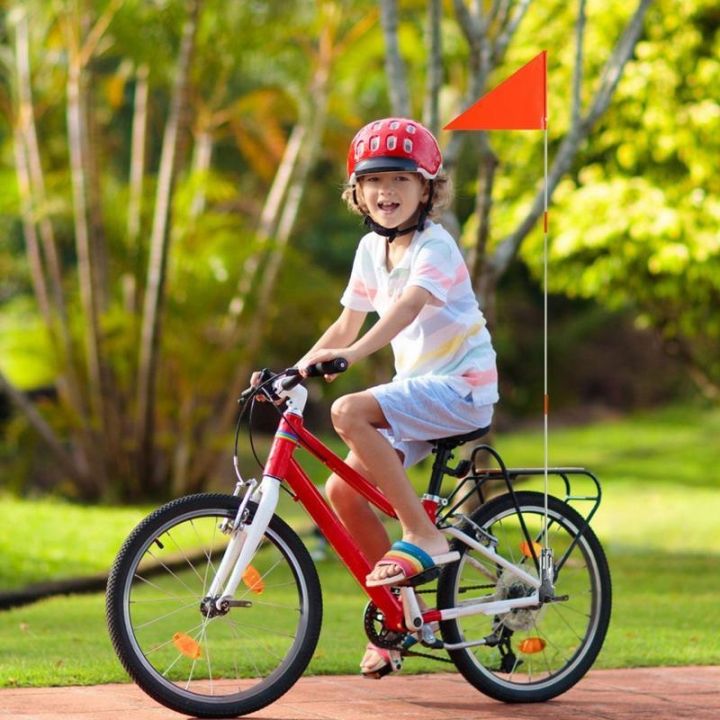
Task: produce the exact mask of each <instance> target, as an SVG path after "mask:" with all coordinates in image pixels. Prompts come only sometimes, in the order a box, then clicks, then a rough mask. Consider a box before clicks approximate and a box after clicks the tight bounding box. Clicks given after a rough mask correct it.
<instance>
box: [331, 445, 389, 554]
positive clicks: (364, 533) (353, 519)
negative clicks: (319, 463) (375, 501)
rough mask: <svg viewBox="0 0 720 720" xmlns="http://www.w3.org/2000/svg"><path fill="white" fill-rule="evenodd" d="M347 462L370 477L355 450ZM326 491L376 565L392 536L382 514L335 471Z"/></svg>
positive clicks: (340, 515) (349, 529)
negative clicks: (376, 512) (379, 515)
mask: <svg viewBox="0 0 720 720" xmlns="http://www.w3.org/2000/svg"><path fill="white" fill-rule="evenodd" d="M345 462H346V463H347V464H348V465H350V467H351V468H353V469H354V470H357V472H359V473H360V474H361V475H363V476H365V477H367V478H369V476H370V473H369V471H368V469H367V468H366V467H365V465H363V464H362V462H360V460H359V459H358V458H357V457H355V455H354V454H353V453H352V452H350V454H349V455H348V456H347V458H346V460H345ZM325 493H326V495H327V498H328V500H329V502H330V504H331V505H332V507H333V509H334V510H335V512H336V513H337V514H338V517H339V518H340V520H342V523H343V525H345V527H346V528H347V529H348V532H349V533H350V534H351V535H352V536H353V538H354V539H355V541H356V542H357V544H358V545H359V546H360V549H361V550H362V552H363V554H364V555H365V557H366V558H367V560H368V562H369V563H370V564H372V565H374V564H375V563H376V562H377V561H378V560H379V559H380V558H381V557H382V556H383V555H384V554H385V553H386V552H387V551H388V550H389V549H390V538H389V537H388V534H387V531H386V530H385V526H384V525H383V524H382V522H381V520H380V518H379V517H378V516H377V515H376V514H375V511H374V510H373V509H372V508H371V507H370V504H369V503H368V501H367V500H366V499H365V498H364V497H362V495H360V494H359V493H358V492H356V491H355V490H354V489H353V488H352V487H351V486H350V485H348V484H347V483H346V482H345V480H343V479H342V478H341V477H339V476H338V475H335V474H334V473H333V474H332V475H331V476H330V478H329V479H328V481H327V484H326V485H325Z"/></svg>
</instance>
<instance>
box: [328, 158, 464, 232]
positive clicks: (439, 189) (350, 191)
mask: <svg viewBox="0 0 720 720" xmlns="http://www.w3.org/2000/svg"><path fill="white" fill-rule="evenodd" d="M421 179H422V180H424V182H432V184H433V196H432V208H431V210H430V213H429V214H428V217H429V218H430V219H431V220H437V219H438V218H440V217H442V214H443V213H444V212H445V210H447V209H448V208H449V207H450V205H451V203H452V199H453V188H452V180H450V177H449V176H448V175H446V174H445V172H444V171H443V170H441V171H440V172H439V173H438V174H437V177H436V178H435V179H434V180H425V179H424V178H422V176H421ZM356 187H357V185H354V184H353V185H351V184H347V185H345V187H344V188H343V192H342V195H341V197H342V199H343V200H344V201H345V204H346V205H347V206H348V208H349V209H350V211H351V212H354V213H355V214H356V215H367V208H363V207H361V205H360V204H359V202H358V201H357V197H356V194H355V188H356Z"/></svg>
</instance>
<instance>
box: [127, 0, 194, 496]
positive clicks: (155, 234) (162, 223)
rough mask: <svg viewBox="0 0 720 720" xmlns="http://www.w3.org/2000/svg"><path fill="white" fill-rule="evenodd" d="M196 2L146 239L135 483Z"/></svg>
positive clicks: (151, 403) (152, 377)
mask: <svg viewBox="0 0 720 720" xmlns="http://www.w3.org/2000/svg"><path fill="white" fill-rule="evenodd" d="M199 12H200V0H188V16H187V19H186V21H185V25H184V27H183V34H182V39H181V44H180V51H179V54H178V65H177V71H176V77H175V83H174V86H173V93H172V97H171V101H170V110H169V113H168V119H167V123H166V125H165V134H164V136H163V144H162V151H161V156H160V168H159V173H158V186H157V194H156V198H155V212H154V216H153V227H152V233H151V238H150V257H149V260H148V271H147V282H146V288H145V301H144V304H143V319H142V329H141V334H140V353H139V360H138V393H137V435H136V442H137V453H138V463H137V465H138V481H139V482H140V483H141V485H144V486H150V487H152V486H153V485H156V484H157V483H158V478H156V477H154V451H155V395H156V382H157V370H158V356H159V349H160V335H161V317H162V311H163V301H164V295H165V279H166V278H165V275H166V267H167V258H168V253H169V250H170V237H171V234H170V228H171V224H172V199H173V192H174V187H175V181H176V177H177V173H178V155H179V151H180V136H181V132H182V129H183V128H182V127H181V122H182V120H183V117H184V105H185V103H186V96H187V84H188V79H189V73H190V66H191V63H192V56H193V50H194V43H195V33H196V30H197V24H198V16H199Z"/></svg>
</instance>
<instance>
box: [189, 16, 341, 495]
mask: <svg viewBox="0 0 720 720" xmlns="http://www.w3.org/2000/svg"><path fill="white" fill-rule="evenodd" d="M320 48H321V50H320V54H319V60H318V67H317V69H316V71H315V73H314V75H313V78H312V81H311V83H310V88H309V93H308V94H309V97H310V98H312V101H311V102H310V103H309V104H308V107H307V108H306V109H305V113H304V115H305V118H304V119H303V120H302V121H301V122H299V123H298V124H297V125H296V126H295V127H294V128H293V131H292V133H291V135H290V138H289V140H288V143H287V145H286V148H285V153H284V156H283V161H282V162H281V164H280V167H279V168H278V172H277V173H276V177H275V181H274V182H273V188H272V190H271V193H270V196H269V197H268V202H267V203H266V206H265V210H264V212H263V216H262V218H261V226H260V232H262V233H264V232H268V233H269V232H270V231H271V230H272V228H273V226H275V232H274V240H275V242H274V244H273V247H272V250H271V252H270V255H269V257H268V258H267V259H266V262H265V264H264V266H263V273H262V277H261V278H260V280H259V282H258V290H257V293H258V301H257V303H256V306H255V310H254V312H253V315H252V317H251V318H250V321H249V325H248V327H247V328H245V332H244V336H245V337H246V338H247V341H246V342H245V344H244V347H243V360H242V362H240V363H239V365H238V367H237V369H236V371H235V374H234V377H233V379H232V382H231V384H230V388H229V391H228V393H227V394H226V396H225V398H224V403H223V405H222V408H221V409H220V411H219V413H218V414H216V415H214V418H215V419H214V421H213V422H212V424H211V425H210V428H209V430H206V432H205V434H206V435H207V434H208V433H211V434H217V433H218V432H222V431H223V430H225V429H227V428H228V427H229V426H230V423H231V422H232V420H233V417H234V416H235V414H236V413H237V397H238V396H239V394H240V392H241V391H242V390H243V388H244V387H245V386H246V385H247V383H248V378H249V375H250V370H251V363H252V362H253V361H254V359H255V357H256V355H257V353H258V351H259V350H260V348H261V347H262V343H263V341H264V333H263V327H264V325H265V323H266V321H267V316H268V313H269V311H270V309H271V299H272V293H273V290H274V288H275V285H276V283H277V279H278V274H279V271H280V267H281V265H282V260H283V258H284V256H285V251H286V249H287V246H288V243H289V240H290V237H291V235H292V230H293V228H294V225H295V221H296V219H297V213H298V210H299V208H300V203H301V201H302V196H303V193H304V190H305V186H306V185H307V179H308V175H309V174H310V172H311V170H312V167H313V165H314V162H315V159H316V156H317V153H318V150H319V148H320V144H321V141H322V135H323V132H324V130H325V125H326V122H327V109H328V101H329V93H330V72H331V67H332V59H333V52H332V45H331V42H330V31H329V30H328V29H327V28H326V30H325V34H324V35H323V37H322V38H321V42H320ZM273 191H274V192H273ZM283 196H284V202H283V201H282V198H283ZM271 200H272V202H271ZM271 210H274V211H275V217H274V218H273V217H272V213H271ZM258 264H259V261H258V263H257V264H254V266H253V271H254V272H255V271H256V270H257V267H258ZM248 288H249V286H248ZM236 341H237V339H236ZM205 445H207V443H205ZM218 460H219V456H218V454H217V452H216V451H214V450H212V449H207V450H203V451H202V452H200V453H199V454H198V456H197V458H196V460H195V462H194V463H193V467H192V471H191V474H190V483H191V484H190V486H189V487H188V488H187V491H189V492H193V491H197V490H200V489H202V487H203V485H204V483H205V480H206V478H207V477H208V475H209V474H210V473H212V472H213V470H214V469H215V467H216V465H217V462H218Z"/></svg>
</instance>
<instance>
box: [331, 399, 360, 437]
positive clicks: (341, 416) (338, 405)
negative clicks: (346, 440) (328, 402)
mask: <svg viewBox="0 0 720 720" xmlns="http://www.w3.org/2000/svg"><path fill="white" fill-rule="evenodd" d="M357 411H358V408H357V403H356V402H355V400H354V396H353V395H343V396H342V397H339V398H338V399H337V400H335V402H334V403H333V404H332V407H331V408H330V418H331V420H332V424H333V427H334V428H335V430H337V431H338V432H339V433H341V434H342V433H343V432H347V431H349V430H350V429H351V428H352V426H353V424H354V423H356V422H357V420H358V412H357Z"/></svg>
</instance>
